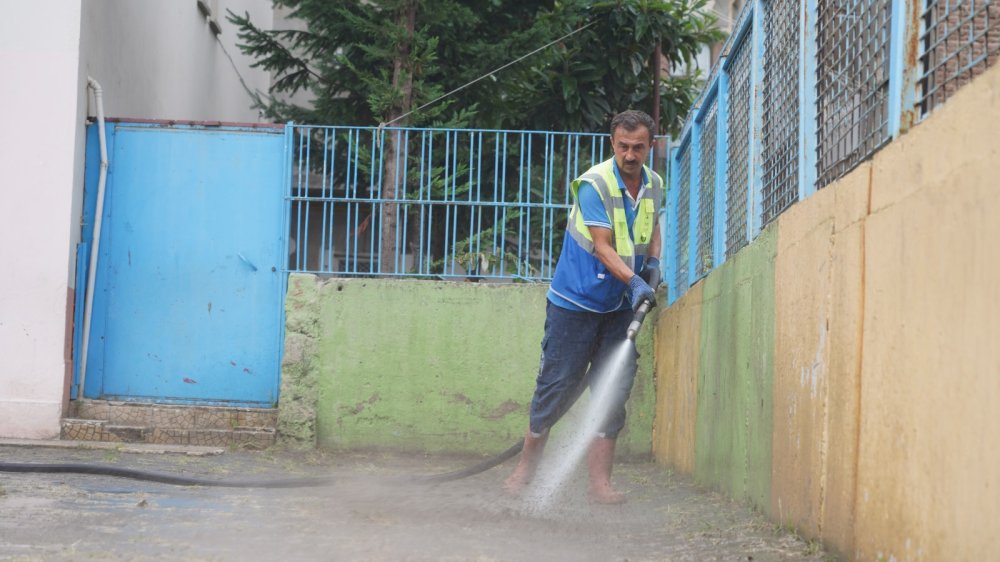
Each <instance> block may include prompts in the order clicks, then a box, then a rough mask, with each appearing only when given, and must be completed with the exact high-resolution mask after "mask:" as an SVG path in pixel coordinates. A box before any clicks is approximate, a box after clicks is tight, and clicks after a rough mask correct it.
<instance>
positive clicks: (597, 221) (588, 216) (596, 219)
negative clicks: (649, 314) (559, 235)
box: [548, 162, 648, 311]
mask: <svg viewBox="0 0 1000 562" xmlns="http://www.w3.org/2000/svg"><path fill="white" fill-rule="evenodd" d="M613 168H614V170H615V179H617V180H618V188H619V189H621V190H622V198H624V200H625V220H626V221H627V222H628V231H629V235H631V234H632V225H633V224H634V223H635V215H636V201H638V199H639V198H640V197H641V196H642V191H641V190H640V191H639V197H636V200H635V201H633V200H632V198H631V197H630V196H629V195H628V189H627V188H626V187H625V182H624V181H622V177H621V174H620V173H619V172H618V163H617V162H615V164H614V166H613ZM647 181H648V178H647V177H646V170H645V169H643V171H642V185H643V186H645V185H646V183H647ZM642 189H645V187H643V188H642ZM576 199H577V202H578V203H579V205H580V212H581V213H583V224H585V225H586V226H595V227H599V228H607V229H608V230H611V220H610V218H609V217H608V212H607V211H606V210H605V209H604V202H603V201H602V200H601V196H600V195H598V193H597V188H596V187H594V186H593V184H591V183H590V182H588V181H583V182H580V187H579V188H578V189H577V191H576ZM563 243H564V244H568V243H570V242H569V240H568V239H567V240H566V241H565V242H563ZM645 259H646V256H636V257H635V268H636V269H635V270H636V271H642V266H643V261H645ZM548 298H549V300H550V301H552V304H555V305H556V306H559V307H561V308H567V309H569V310H577V311H582V310H584V309H583V308H580V307H579V306H577V305H575V304H573V303H572V302H570V301H568V300H566V299H564V298H562V297H560V296H559V295H557V294H555V293H553V292H552V291H549V295H548ZM627 306H628V304H627V303H626V304H625V305H624V306H623V308H624V307H627Z"/></svg>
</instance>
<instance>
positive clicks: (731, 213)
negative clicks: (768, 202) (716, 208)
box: [726, 40, 751, 256]
mask: <svg viewBox="0 0 1000 562" xmlns="http://www.w3.org/2000/svg"><path fill="white" fill-rule="evenodd" d="M750 54H751V53H750V44H749V42H747V41H746V40H744V41H741V42H740V45H739V46H737V47H735V48H734V49H733V51H732V53H731V54H730V55H729V57H730V59H731V60H732V61H733V63H732V66H731V67H730V70H729V173H728V174H727V175H726V209H727V211H728V220H727V221H726V255H727V256H731V255H733V254H735V253H736V252H737V251H739V249H740V248H742V247H743V246H745V245H746V243H747V186H748V183H749V171H748V168H747V159H748V158H749V155H750V91H751V84H750Z"/></svg>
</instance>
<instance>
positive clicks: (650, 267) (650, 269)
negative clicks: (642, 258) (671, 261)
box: [639, 258, 663, 291]
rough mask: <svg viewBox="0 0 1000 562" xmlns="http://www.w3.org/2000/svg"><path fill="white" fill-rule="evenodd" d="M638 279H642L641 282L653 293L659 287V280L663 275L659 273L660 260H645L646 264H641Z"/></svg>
mask: <svg viewBox="0 0 1000 562" xmlns="http://www.w3.org/2000/svg"><path fill="white" fill-rule="evenodd" d="M639 277H642V280H643V281H645V282H646V283H647V284H648V285H649V286H650V287H652V288H653V290H654V291H655V290H656V288H657V287H658V286H659V285H660V280H661V279H662V278H663V275H662V274H661V273H660V260H658V259H657V258H646V263H644V264H643V266H642V271H640V272H639Z"/></svg>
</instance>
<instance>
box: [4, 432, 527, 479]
mask: <svg viewBox="0 0 1000 562" xmlns="http://www.w3.org/2000/svg"><path fill="white" fill-rule="evenodd" d="M523 446H524V439H521V440H520V441H518V442H517V443H515V444H514V445H512V446H511V447H510V448H509V449H507V450H506V451H504V452H502V453H500V454H499V455H497V456H495V457H492V458H489V459H487V460H485V461H483V462H481V463H479V464H476V465H473V466H470V467H468V468H464V469H462V470H456V471H453V472H445V473H442V474H430V475H425V476H415V477H413V478H412V479H408V480H411V481H415V482H421V483H428V484H437V483H441V482H451V481H454V480H461V479H462V478H468V477H469V476H474V475H476V474H479V473H481V472H485V471H487V470H489V469H491V468H493V467H495V466H497V465H500V464H502V463H504V462H506V461H507V460H508V459H510V458H512V457H514V456H516V455H517V454H518V453H520V452H521V448H522V447H523ZM0 472H20V473H26V472H34V473H42V474H92V475H95V476H113V477H116V478H131V479H132V480H140V481H143V482H158V483H161V484H172V485H174V486H214V487H222V488H306V487H315V486H327V485H330V484H332V483H333V479H332V478H290V479H284V480H211V479H205V478H192V477H188V476H179V475H176V474H166V473H162V472H151V471H146V470H138V469H134V468H123V467H120V466H108V465H100V464H85V463H57V464H51V463H50V464H45V463H16V462H0Z"/></svg>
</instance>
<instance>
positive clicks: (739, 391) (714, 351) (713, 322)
mask: <svg viewBox="0 0 1000 562" xmlns="http://www.w3.org/2000/svg"><path fill="white" fill-rule="evenodd" d="M776 233H777V230H776V227H775V226H774V225H771V226H770V227H768V228H766V229H765V230H764V232H762V233H761V235H760V236H759V237H758V238H757V239H756V240H755V241H754V242H753V244H751V245H750V246H749V247H748V248H745V249H744V250H742V251H741V252H739V253H738V254H737V255H736V256H734V257H733V258H731V259H730V260H729V261H727V262H726V263H725V264H723V266H722V267H721V268H719V269H718V270H716V271H714V272H713V273H712V274H711V275H709V276H708V278H707V279H706V280H705V281H704V283H705V285H704V292H703V303H702V317H701V341H700V346H699V347H700V354H699V358H698V361H699V370H698V410H697V418H696V422H695V472H694V476H695V478H696V480H697V481H698V482H699V483H700V484H702V485H705V486H708V487H713V488H716V489H719V490H721V491H723V492H725V493H726V494H728V495H730V496H732V497H734V498H736V499H739V500H744V501H749V502H751V503H752V504H754V505H756V506H758V507H760V508H763V509H768V508H769V507H770V494H771V439H772V435H771V431H772V412H771V405H772V397H773V392H772V389H773V380H774V376H773V373H774V365H773V362H774V353H773V350H774V257H775V251H776V240H777V236H776Z"/></svg>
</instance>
